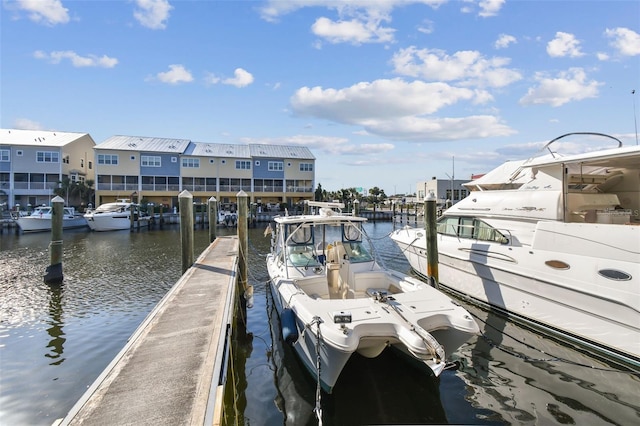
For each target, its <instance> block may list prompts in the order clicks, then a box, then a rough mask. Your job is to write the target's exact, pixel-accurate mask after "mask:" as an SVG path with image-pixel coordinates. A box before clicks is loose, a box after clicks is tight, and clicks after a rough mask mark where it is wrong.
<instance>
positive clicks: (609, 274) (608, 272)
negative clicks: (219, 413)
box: [598, 269, 631, 281]
mask: <svg viewBox="0 0 640 426" xmlns="http://www.w3.org/2000/svg"><path fill="white" fill-rule="evenodd" d="M598 274H600V275H602V276H603V277H605V278H609V279H610V280H614V281H629V280H631V275H630V274H627V273H626V272H622V271H618V270H617V269H601V270H599V271H598Z"/></svg>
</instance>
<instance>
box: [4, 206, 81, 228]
mask: <svg viewBox="0 0 640 426" xmlns="http://www.w3.org/2000/svg"><path fill="white" fill-rule="evenodd" d="M52 211H53V207H50V206H40V207H36V208H35V209H33V211H32V212H31V213H30V214H28V215H26V216H23V215H18V216H17V217H16V218H15V221H16V223H17V224H18V226H19V227H20V229H21V230H22V231H23V232H42V231H50V230H51V212H52ZM62 215H63V216H62V229H72V228H82V227H84V226H87V220H86V219H85V218H84V217H83V216H82V215H80V214H77V213H76V211H75V209H74V208H73V207H63V212H62Z"/></svg>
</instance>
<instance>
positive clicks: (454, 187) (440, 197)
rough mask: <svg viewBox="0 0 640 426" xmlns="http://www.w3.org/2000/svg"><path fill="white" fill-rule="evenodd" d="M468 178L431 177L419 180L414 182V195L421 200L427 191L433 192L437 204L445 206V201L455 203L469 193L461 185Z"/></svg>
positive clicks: (467, 180)
mask: <svg viewBox="0 0 640 426" xmlns="http://www.w3.org/2000/svg"><path fill="white" fill-rule="evenodd" d="M470 180H471V179H437V178H436V177H433V178H431V180H427V181H421V182H418V183H417V184H416V197H417V199H418V200H421V201H422V200H424V198H425V197H426V196H427V194H429V192H433V195H435V197H436V202H437V204H438V206H440V207H444V206H446V205H447V201H448V202H450V203H451V204H455V203H457V202H458V201H460V200H462V199H463V198H465V197H466V196H467V195H469V192H470V191H469V190H468V189H467V188H465V187H464V186H462V185H463V184H465V183H467V182H469V181H470Z"/></svg>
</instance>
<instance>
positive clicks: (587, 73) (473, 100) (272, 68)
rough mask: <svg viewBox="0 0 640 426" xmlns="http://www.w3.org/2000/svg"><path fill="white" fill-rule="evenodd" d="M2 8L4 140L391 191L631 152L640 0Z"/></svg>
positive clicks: (146, 0) (639, 62)
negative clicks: (272, 156) (118, 151)
mask: <svg viewBox="0 0 640 426" xmlns="http://www.w3.org/2000/svg"><path fill="white" fill-rule="evenodd" d="M1 1H2V5H1V8H0V14H1V17H0V25H1V28H0V127H2V128H18V129H34V130H38V129H40V130H57V131H67V132H81V133H89V134H90V135H91V137H92V138H93V139H94V141H95V142H96V143H97V144H100V142H102V141H104V140H106V139H107V138H109V137H110V136H113V135H129V136H148V137H163V138H178V139H190V140H192V141H194V142H209V143H231V144H249V143H258V144H278V145H289V146H306V147H308V148H309V149H310V150H311V152H312V153H313V155H314V156H315V157H316V170H315V175H316V185H317V184H320V185H321V186H322V188H323V189H325V190H328V191H335V190H339V189H342V188H352V187H356V188H363V189H364V191H367V190H368V189H370V188H373V187H378V188H380V189H382V190H384V191H385V193H386V194H387V195H392V194H411V193H414V192H415V190H416V183H417V182H419V181H424V180H428V179H431V178H432V177H436V178H439V179H450V178H452V177H454V178H455V179H470V177H471V175H472V174H481V173H486V172H488V171H490V170H491V169H492V168H494V167H496V166H497V165H499V164H502V163H503V162H504V161H506V160H517V159H523V158H528V157H530V156H532V155H534V154H535V153H536V152H537V151H538V150H539V149H540V148H541V147H542V146H543V145H544V144H545V143H546V142H547V141H549V140H551V139H553V138H555V137H557V136H560V135H562V134H565V133H569V132H586V131H593V132H601V133H606V134H610V135H612V136H616V137H618V138H619V139H620V140H622V141H623V143H624V144H625V145H636V144H637V143H638V142H637V122H638V116H639V114H638V111H640V99H639V97H640V1H637V0H633V1H631V0H627V1H615V0H613V1H608V0H605V1H585V0H583V1H573V0H572V1H556V0H547V1H542V0H537V1H521V0H513V1H507V0H467V1H462V0H449V1H447V0H421V1H418V0H415V1H414V0H368V1H365V0H360V1H351V0H285V1H280V0H269V1H240V0H236V1H231V0H227V1H197V0H191V1H187V0H111V1H99V0H97V1H96V0H93V1H89V0H84V1H83V0H75V1H69V0H1ZM636 89H637V91H636ZM605 146H610V147H613V146H612V145H611V144H609V145H606V144H605ZM563 148H564V149H565V150H567V151H580V150H584V149H585V148H584V147H583V146H582V145H581V144H580V143H578V142H577V141H576V142H575V143H569V144H566V146H563ZM568 153H574V152H568Z"/></svg>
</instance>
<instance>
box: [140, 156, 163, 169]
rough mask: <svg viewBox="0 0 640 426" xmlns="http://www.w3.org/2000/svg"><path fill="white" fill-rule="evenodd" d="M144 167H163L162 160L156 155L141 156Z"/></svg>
mask: <svg viewBox="0 0 640 426" xmlns="http://www.w3.org/2000/svg"><path fill="white" fill-rule="evenodd" d="M140 162H141V165H142V167H162V159H161V158H160V157H158V156H156V155H141V156H140Z"/></svg>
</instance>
